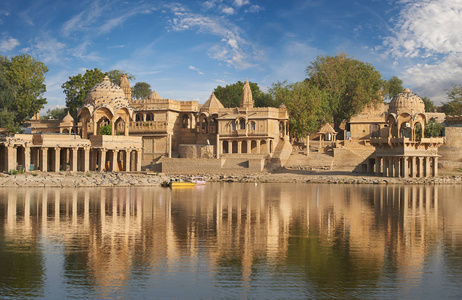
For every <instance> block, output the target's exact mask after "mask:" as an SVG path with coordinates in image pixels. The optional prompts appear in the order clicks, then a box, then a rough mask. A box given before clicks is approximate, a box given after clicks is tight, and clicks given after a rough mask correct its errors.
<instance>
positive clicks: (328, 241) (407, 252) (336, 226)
mask: <svg viewBox="0 0 462 300" xmlns="http://www.w3.org/2000/svg"><path fill="white" fill-rule="evenodd" d="M460 192H461V187H458V186H447V187H438V186H392V185H390V186H349V185H335V186H333V185H314V184H293V185H283V184H271V185H269V184H259V185H253V184H231V183H227V184H219V183H217V184H208V185H207V186H206V187H202V188H192V189H161V188H89V189H4V190H0V216H2V223H1V227H2V231H0V235H2V237H1V238H0V241H1V242H2V243H3V245H2V247H0V249H1V250H0V253H1V261H2V264H3V262H5V261H7V260H9V259H10V258H9V257H10V256H8V255H9V253H11V252H14V251H15V249H17V247H19V246H18V245H25V244H27V245H29V246H30V249H31V250H30V251H29V252H27V257H28V258H27V261H28V263H29V264H28V266H27V267H25V268H30V269H31V270H29V271H27V272H26V273H27V274H32V275H30V276H32V277H33V278H22V279H20V278H19V277H20V275H17V276H18V280H20V281H23V282H28V284H30V285H31V286H33V287H34V288H35V291H34V292H36V294H39V292H40V289H41V288H43V284H44V282H43V277H44V276H45V274H43V273H44V272H46V270H45V268H44V264H45V262H44V254H43V251H44V250H43V249H42V248H43V247H40V246H39V245H44V244H55V245H62V247H63V254H62V255H63V259H62V266H61V267H62V270H58V272H61V271H62V274H64V278H63V279H62V280H63V282H62V283H61V284H62V285H64V286H65V287H66V288H68V289H71V290H73V289H76V287H79V289H76V290H78V292H79V293H82V296H85V295H86V293H96V294H97V295H98V296H101V297H110V296H113V295H115V294H118V295H120V294H121V293H122V294H123V292H124V291H125V290H126V287H127V286H129V285H130V284H131V283H132V282H134V281H137V280H147V279H146V278H149V277H152V276H154V277H156V276H165V273H166V272H167V273H168V272H175V271H176V270H178V268H180V267H181V266H184V265H185V264H186V265H188V266H189V267H190V268H189V270H190V271H191V272H200V269H199V265H204V264H205V265H207V268H208V271H209V272H210V273H211V274H212V276H214V277H215V278H216V279H217V280H218V281H221V280H227V281H233V282H240V284H241V286H242V288H244V289H246V288H250V286H251V285H252V281H253V280H255V278H256V276H257V274H258V273H259V272H262V271H260V270H259V269H260V268H264V269H265V272H268V270H271V269H272V268H274V270H276V269H277V272H278V273H281V274H284V275H283V276H286V279H288V278H289V279H290V280H291V281H297V282H299V283H300V282H301V283H303V284H305V285H307V286H310V287H311V288H312V289H313V290H312V291H311V292H313V291H314V292H316V291H317V292H319V294H318V296H339V294H336V293H337V292H338V291H340V290H341V288H342V287H344V288H345V287H349V288H354V287H360V286H361V285H364V284H365V283H371V282H379V281H380V280H383V276H384V274H385V273H386V274H387V276H390V278H388V279H389V280H392V281H394V280H399V281H400V282H408V283H409V284H411V285H412V283H415V282H418V281H419V280H420V279H421V276H422V274H423V271H424V270H423V269H424V267H425V259H426V258H427V257H428V256H429V255H431V254H432V253H434V252H435V251H437V250H438V247H440V246H441V244H443V247H447V248H448V249H449V251H450V249H454V251H458V249H462V242H461V241H462V239H461V236H462V234H461V228H462V221H460V219H459V218H458V216H459V207H461V206H460V205H458V204H459V203H456V202H457V201H456V200H454V199H458V198H456V195H460ZM440 194H441V195H440ZM441 197H442V199H444V202H443V204H442V205H441V204H440V198H441ZM447 228H450V230H445V229H447ZM442 242H443V243H442ZM12 266H13V265H12ZM290 267H293V268H297V269H298V270H300V272H297V273H296V275H295V274H294V272H293V271H287V273H285V272H284V270H285V269H286V270H293V269H291V268H290ZM12 268H13V267H12ZM460 268H461V269H462V265H460ZM2 269H4V268H2ZM32 269H33V270H32ZM202 271H203V269H202ZM0 274H1V276H2V280H1V282H2V284H3V285H4V288H6V289H9V290H15V291H19V290H21V289H20V286H19V285H15V283H13V282H11V280H10V281H8V278H7V276H10V275H7V274H6V273H5V271H2V272H0ZM390 274H391V275H390ZM10 277H11V276H10ZM281 280H282V281H283V280H284V279H283V278H281ZM5 285H10V286H7V287H5ZM31 288H32V287H31ZM321 291H322V292H321ZM326 293H327V294H326ZM26 296H27V295H26Z"/></svg>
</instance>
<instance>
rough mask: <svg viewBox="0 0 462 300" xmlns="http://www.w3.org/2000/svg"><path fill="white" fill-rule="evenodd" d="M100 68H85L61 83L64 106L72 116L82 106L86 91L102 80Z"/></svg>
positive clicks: (102, 75)
mask: <svg viewBox="0 0 462 300" xmlns="http://www.w3.org/2000/svg"><path fill="white" fill-rule="evenodd" d="M105 75H106V74H105V73H103V72H102V71H101V70H100V69H98V68H94V69H93V70H86V71H85V74H83V75H82V74H78V75H75V76H70V77H69V80H68V81H66V82H65V83H63V84H62V85H61V87H62V88H63V89H64V91H63V92H64V94H65V95H66V107H67V108H68V109H69V113H70V114H71V116H72V117H74V118H76V117H77V109H78V108H79V107H81V106H82V104H83V100H84V99H85V97H86V95H87V92H88V91H89V90H90V89H91V88H92V87H93V86H94V85H95V84H98V83H100V82H101V81H103V79H104V76H105Z"/></svg>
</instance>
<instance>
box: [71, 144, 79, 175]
mask: <svg viewBox="0 0 462 300" xmlns="http://www.w3.org/2000/svg"><path fill="white" fill-rule="evenodd" d="M78 150H79V148H77V147H73V148H71V151H72V156H71V163H70V167H71V168H70V169H71V172H77V152H78Z"/></svg>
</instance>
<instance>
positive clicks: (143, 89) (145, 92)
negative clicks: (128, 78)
mask: <svg viewBox="0 0 462 300" xmlns="http://www.w3.org/2000/svg"><path fill="white" fill-rule="evenodd" d="M151 93H152V90H151V85H150V84H149V83H146V82H137V83H136V84H135V85H134V86H133V87H132V98H133V99H147V98H148V97H149V95H150V94H151Z"/></svg>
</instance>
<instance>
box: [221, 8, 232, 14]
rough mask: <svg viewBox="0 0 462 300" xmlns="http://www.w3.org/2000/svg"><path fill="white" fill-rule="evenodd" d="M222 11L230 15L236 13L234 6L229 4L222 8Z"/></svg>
mask: <svg viewBox="0 0 462 300" xmlns="http://www.w3.org/2000/svg"><path fill="white" fill-rule="evenodd" d="M221 11H222V12H223V13H225V14H228V15H232V14H234V8H232V7H229V6H225V7H223V9H222V10H221Z"/></svg>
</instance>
